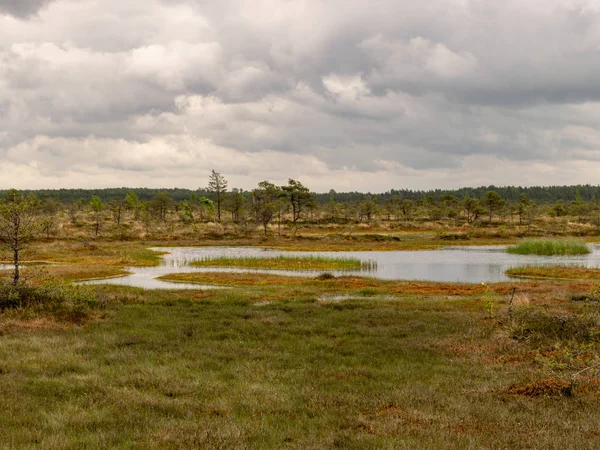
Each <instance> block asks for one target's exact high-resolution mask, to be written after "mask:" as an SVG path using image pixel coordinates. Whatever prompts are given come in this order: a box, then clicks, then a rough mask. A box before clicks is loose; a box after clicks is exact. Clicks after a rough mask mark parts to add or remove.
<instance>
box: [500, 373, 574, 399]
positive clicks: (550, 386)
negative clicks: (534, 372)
mask: <svg viewBox="0 0 600 450" xmlns="http://www.w3.org/2000/svg"><path fill="white" fill-rule="evenodd" d="M507 392H508V393H509V394H511V395H521V396H524V397H543V396H565V397H570V396H571V395H573V390H572V386H571V385H570V384H569V383H567V382H566V381H564V380H559V379H557V378H545V379H543V380H537V381H533V382H531V383H516V384H513V385H511V386H509V387H508V389H507Z"/></svg>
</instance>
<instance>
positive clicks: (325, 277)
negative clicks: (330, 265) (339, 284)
mask: <svg viewBox="0 0 600 450" xmlns="http://www.w3.org/2000/svg"><path fill="white" fill-rule="evenodd" d="M334 278H335V275H334V274H332V273H331V272H323V273H322V274H320V275H318V276H317V277H316V278H315V280H320V281H324V280H333V279H334Z"/></svg>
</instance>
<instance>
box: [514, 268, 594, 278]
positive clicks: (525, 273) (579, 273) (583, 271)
mask: <svg viewBox="0 0 600 450" xmlns="http://www.w3.org/2000/svg"><path fill="white" fill-rule="evenodd" d="M505 273H506V275H508V276H509V277H515V278H554V279H572V280H598V279H600V269H592V268H588V267H582V266H524V267H515V268H512V269H508V270H507V271H506V272H505Z"/></svg>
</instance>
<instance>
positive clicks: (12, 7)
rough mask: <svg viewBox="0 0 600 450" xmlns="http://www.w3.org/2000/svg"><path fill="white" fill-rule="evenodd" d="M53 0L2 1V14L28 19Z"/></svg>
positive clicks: (0, 0)
mask: <svg viewBox="0 0 600 450" xmlns="http://www.w3.org/2000/svg"><path fill="white" fill-rule="evenodd" d="M51 1H53V0H0V13H2V12H4V13H7V14H10V15H13V16H16V17H28V16H31V15H32V14H35V13H37V12H38V11H39V10H40V9H41V8H43V7H44V6H45V5H47V4H48V3H50V2H51Z"/></svg>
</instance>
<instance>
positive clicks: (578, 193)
mask: <svg viewBox="0 0 600 450" xmlns="http://www.w3.org/2000/svg"><path fill="white" fill-rule="evenodd" d="M236 191H237V192H240V193H242V194H244V195H249V194H250V192H251V191H246V190H241V189H236ZM488 191H495V192H497V193H498V194H500V196H501V197H502V198H503V199H504V200H506V201H507V202H510V203H512V202H518V201H519V199H520V197H521V195H523V194H525V195H526V196H527V197H528V198H529V200H531V201H534V202H537V203H543V202H557V201H565V202H568V201H575V200H578V199H580V200H583V201H594V200H595V199H597V198H600V185H595V186H594V185H590V184H585V185H580V184H579V185H570V186H529V187H521V186H500V187H499V186H494V185H490V186H479V187H462V188H460V189H430V190H411V189H391V190H389V191H387V192H381V193H371V192H356V191H354V192H336V191H335V190H333V189H332V190H330V191H329V192H326V193H317V192H313V193H312V197H313V199H314V200H315V201H316V202H317V203H319V204H326V203H328V202H329V201H330V200H331V197H332V195H333V196H335V200H336V201H337V202H341V203H351V202H357V201H361V200H365V199H370V198H376V199H378V200H379V201H381V202H385V201H386V200H390V199H392V198H400V199H403V200H404V199H406V200H422V199H423V198H429V199H433V200H436V201H437V200H440V199H442V197H444V196H448V195H451V196H454V197H457V198H465V197H473V198H482V197H483V196H484V195H485V194H486V192H488ZM7 192H8V190H0V195H5V194H6V193H7ZM20 192H21V193H22V194H24V195H29V194H35V195H36V196H37V197H38V198H41V199H44V198H55V199H58V200H60V201H61V202H64V203H68V202H71V201H76V200H82V199H89V198H91V197H93V196H97V197H99V198H100V199H101V200H102V201H111V200H116V199H121V198H124V197H125V196H126V195H127V194H128V193H130V192H134V193H135V194H136V195H137V196H138V198H139V199H140V200H141V201H149V200H151V199H152V198H154V197H155V196H156V195H158V194H159V193H161V192H164V193H166V194H168V195H169V197H170V198H171V199H173V200H174V201H176V202H179V201H184V200H188V199H189V198H190V197H191V195H192V194H196V195H201V196H206V197H208V198H210V197H211V195H212V192H211V191H210V190H208V189H206V188H199V189H196V190H194V189H184V188H177V187H176V188H129V187H120V188H103V189H21V190H20Z"/></svg>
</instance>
